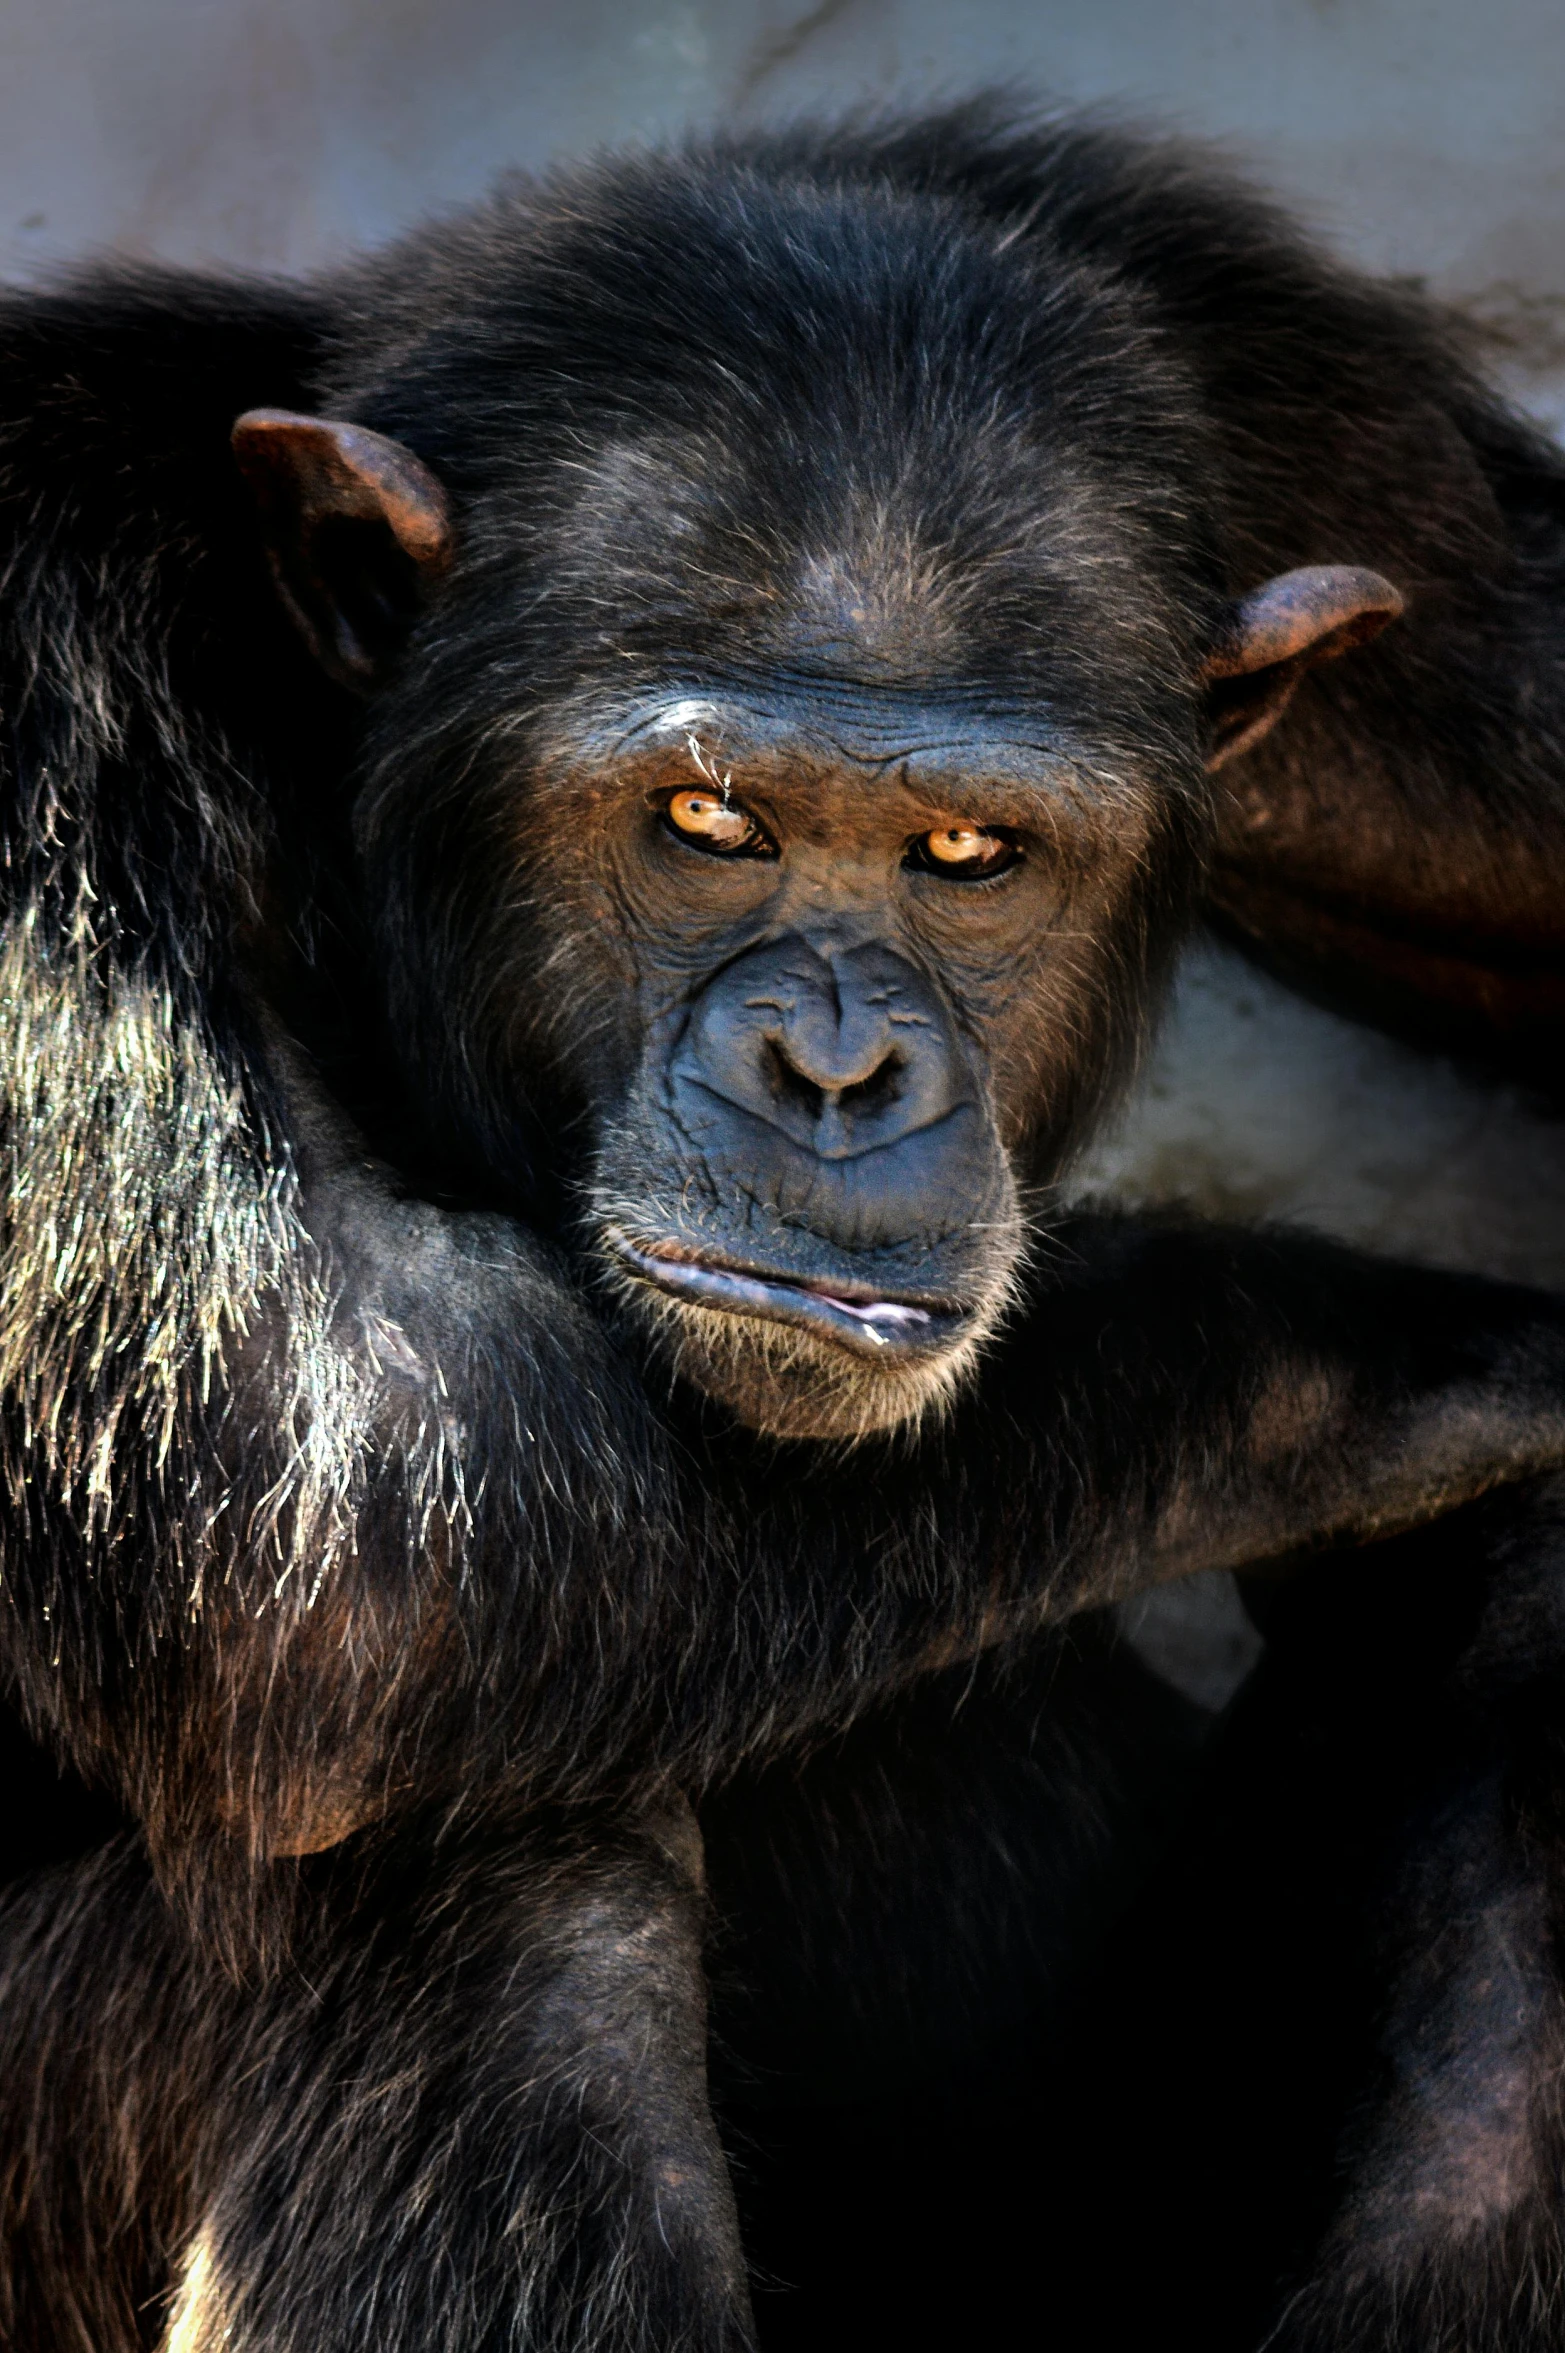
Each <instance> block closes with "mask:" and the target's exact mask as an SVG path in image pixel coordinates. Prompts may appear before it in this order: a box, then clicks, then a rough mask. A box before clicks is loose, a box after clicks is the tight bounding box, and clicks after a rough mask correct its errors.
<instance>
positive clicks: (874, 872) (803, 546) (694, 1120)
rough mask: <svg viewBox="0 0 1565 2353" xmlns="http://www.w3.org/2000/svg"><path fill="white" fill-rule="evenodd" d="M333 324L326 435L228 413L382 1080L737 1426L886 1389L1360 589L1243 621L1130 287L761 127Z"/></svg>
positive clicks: (1366, 597) (483, 247)
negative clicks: (382, 1014)
mask: <svg viewBox="0 0 1565 2353" xmlns="http://www.w3.org/2000/svg"><path fill="white" fill-rule="evenodd" d="M358 308H359V311H360V314H361V315H362V317H363V318H364V319H365V320H367V321H368V322H369V324H368V325H367V326H366V327H365V328H364V330H363V340H362V343H361V344H360V345H359V346H358V347H356V348H355V349H354V350H353V351H352V352H351V353H350V354H349V356H348V358H347V359H346V360H345V362H344V366H343V371H342V375H341V380H340V381H339V383H338V384H337V386H336V387H335V390H334V393H333V395H332V396H331V397H329V398H328V399H327V400H326V401H325V402H324V403H323V405H324V406H325V407H326V408H327V409H329V410H330V412H331V413H330V415H329V416H323V417H314V418H306V417H300V416H295V415H292V414H283V413H278V412H272V411H255V412H251V413H250V414H248V415H246V416H245V417H242V418H241V419H240V421H239V424H238V426H237V428H236V432H235V442H236V448H237V451H238V455H239V459H240V463H241V465H242V467H243V469H244V471H245V473H246V475H247V476H248V478H249V480H250V481H251V483H252V485H253V487H254V489H255V492H256V494H257V498H258V501H259V505H260V510H261V515H262V519H263V526H264V530H265V534H266V538H267V542H268V546H269V549H270V553H271V558H272V562H273V566H274V569H275V573H276V577H277V580H278V582H279V585H280V588H281V592H282V595H283V597H284V599H285V601H286V603H287V604H288V606H289V608H290V609H291V611H292V613H293V615H294V617H295V619H296V620H297V621H298V623H299V625H300V627H301V628H302V629H303V631H304V632H305V635H306V637H307V638H308V640H309V642H310V644H311V645H312V646H313V647H314V649H315V651H316V653H317V655H318V656H319V658H320V660H321V661H322V662H323V663H324V664H325V666H326V667H327V669H328V670H329V671H330V672H331V673H332V674H333V675H334V676H335V677H336V678H337V679H338V680H339V681H340V682H341V683H342V685H343V686H344V687H346V688H349V689H351V690H353V691H354V692H356V693H359V694H362V695H363V696H364V697H365V698H366V722H365V768H364V776H363V781H362V786H361V789H360V795H359V800H358V804H357V831H358V841H359V846H360V851H361V856H362V875H363V885H364V890H365V893H366V898H367V902H368V905H369V908H370V910H371V912H372V916H373V920H374V923H375V936H376V939H377V942H378V953H379V956H380V958H381V965H382V977H383V982H384V988H385V994H386V999H387V1003H388V1007H389V1012H390V1017H391V1023H392V1028H393V1033H394V1035H395V1037H396V1038H397V1040H398V1043H399V1047H400V1050H401V1051H402V1053H403V1054H404V1056H405V1058H406V1062H407V1067H408V1070H409V1072H410V1074H411V1077H412V1080H413V1084H414V1086H415V1088H416V1089H417V1091H418V1093H419V1095H420V1097H421V1099H422V1101H423V1102H424V1104H425V1105H426V1106H427V1107H428V1108H429V1109H430V1111H431V1113H432V1115H433V1116H434V1117H435V1118H436V1119H437V1120H438V1121H439V1122H441V1123H443V1126H444V1129H445V1132H446V1134H447V1135H448V1136H449V1138H450V1141H451V1146H452V1151H453V1156H454V1157H455V1156H461V1157H462V1158H464V1159H465V1160H466V1161H467V1162H468V1164H469V1165H474V1164H476V1165H478V1166H479V1167H481V1168H482V1169H483V1170H484V1172H485V1176H486V1181H487V1182H488V1183H489V1184H490V1185H491V1186H492V1187H498V1188H500V1189H501V1191H502V1192H503V1193H504V1195H505V1196H506V1197H508V1198H509V1199H510V1200H511V1201H512V1202H513V1203H514V1204H515V1205H517V1206H519V1207H523V1208H525V1207H526V1206H527V1204H528V1201H529V1198H530V1197H532V1198H535V1197H536V1193H537V1187H538V1183H539V1176H540V1171H543V1172H546V1173H547V1174H548V1175H549V1176H551V1177H552V1178H553V1179H554V1180H556V1181H563V1182H564V1183H565V1184H566V1185H567V1187H568V1188H569V1192H570V1197H571V1198H572V1199H573V1200H574V1201H575V1202H576V1204H577V1205H578V1207H579V1209H580V1210H581V1213H582V1214H583V1215H584V1217H585V1219H586V1221H587V1228H588V1232H589V1236H590V1247H591V1249H592V1250H593V1252H595V1253H596V1255H597V1257H598V1260H599V1262H600V1263H601V1264H602V1265H604V1266H606V1267H607V1268H608V1269H610V1270H611V1271H612V1274H613V1277H614V1280H615V1282H616V1283H617V1285H618V1286H619V1288H620V1291H621V1294H622V1296H623V1298H624V1299H625V1301H626V1302H627V1303H628V1304H629V1307H630V1309H631V1311H632V1313H633V1314H634V1315H635V1316H637V1317H638V1318H640V1319H641V1321H642V1322H643V1324H644V1327H645V1328H646V1329H647V1331H648V1332H649V1333H650V1334H651V1335H652V1336H653V1337H654V1339H655V1341H656V1342H657V1343H658V1344H659V1345H660V1346H661V1347H662V1348H664V1349H665V1350H666V1352H667V1354H668V1356H669V1357H670V1358H671V1359H672V1361H673V1362H674V1364H675V1365H676V1366H677V1368H678V1370H679V1372H680V1373H681V1374H683V1375H684V1376H686V1377H688V1378H689V1379H690V1380H691V1381H693V1382H695V1383H696V1384H698V1385H699V1386H700V1387H701V1388H703V1389H704V1390H706V1391H707V1392H708V1393H709V1394H711V1395H713V1396H715V1397H716V1398H718V1399H720V1400H722V1401H723V1402H725V1403H726V1404H727V1405H728V1406H729V1407H730V1408H731V1409H732V1410H733V1411H734V1412H735V1413H736V1414H737V1415H739V1416H740V1417H741V1418H742V1419H743V1420H745V1421H746V1422H748V1423H750V1424H751V1425H752V1426H754V1427H756V1428H758V1429H762V1430H767V1431H770V1432H773V1433H776V1434H781V1435H792V1436H811V1437H844V1436H852V1435H856V1434H859V1433H862V1432H866V1431H870V1430H875V1429H884V1428H888V1427H891V1426H894V1425H896V1424H898V1423H900V1422H903V1421H905V1420H907V1419H909V1418H910V1417H914V1416H916V1415H918V1414H919V1413H920V1412H922V1411H924V1410H925V1409H927V1408H928V1407H929V1406H930V1405H931V1403H932V1402H934V1401H938V1400H939V1399H940V1398H942V1397H943V1396H945V1395H946V1394H948V1393H949V1392H950V1390H951V1388H952V1385H953V1383H954V1382H956V1381H957V1379H958V1378H959V1377H960V1375H961V1374H962V1372H963V1370H964V1368H965V1367H966V1366H968V1365H969V1364H970V1363H971V1362H972V1360H973V1358H974V1356H975V1354H976V1352H977V1351H978V1350H979V1349H980V1348H981V1346H982V1344H983V1342H984V1340H985V1338H986V1336H987V1335H988V1334H989V1333H990V1332H992V1331H993V1329H994V1327H995V1325H996V1323H997V1321H998V1320H999V1318H1000V1317H1001V1315H1002V1314H1003V1312H1004V1309H1005V1306H1006V1302H1007V1299H1008V1297H1009V1296H1010V1295H1011V1293H1012V1291H1013V1289H1014V1287H1015V1285H1016V1282H1017V1278H1018V1270H1019V1268H1020V1267H1021V1266H1022V1264H1023V1261H1024V1257H1025V1253H1026V1248H1027V1235H1028V1229H1029V1221H1030V1218H1031V1216H1032V1215H1033V1214H1034V1211H1035V1208H1036V1204H1037V1202H1038V1201H1039V1199H1040V1197H1041V1194H1042V1190H1043V1189H1044V1188H1046V1187H1047V1186H1048V1184H1049V1183H1050V1181H1051V1180H1052V1179H1053V1178H1054V1177H1056V1176H1057V1175H1058V1173H1059V1171H1060V1170H1061V1168H1062V1166H1063V1164H1064V1162H1065V1161H1066V1159H1067V1158H1068V1156H1069V1154H1070V1152H1071V1151H1072V1149H1073V1147H1074V1146H1075V1145H1076V1144H1077V1143H1078V1142H1079V1141H1080V1139H1081V1138H1082V1136H1083V1134H1084V1133H1085V1132H1086V1130H1087V1129H1088V1127H1089V1126H1090V1124H1091V1122H1092V1120H1093V1119H1094V1117H1095V1116H1096V1115H1097V1114H1098V1112H1099V1111H1100V1109H1101V1107H1102V1106H1103V1104H1104V1102H1105V1099H1106V1097H1107V1095H1108V1093H1109V1092H1110V1090H1111V1089H1112V1088H1113V1086H1114V1085H1115V1083H1116V1082H1117V1080H1118V1079H1119V1077H1120V1076H1121V1074H1122V1073H1123V1072H1124V1070H1125V1069H1126V1067H1127V1065H1128V1063H1129V1062H1130V1061H1131V1059H1132V1058H1133V1056H1134V1053H1135V1050H1136V1047H1137V1045H1138V1042H1139V1040H1140V1037H1141V1035H1142V1031H1143V1026H1144V1023H1145V1020H1146V1017H1147V1012H1148V1008H1149V1006H1150V1004H1151V1002H1152V1000H1153V997H1154V995H1155V992H1156V988H1157V983H1158V981H1159V978H1160V976H1161V974H1162V972H1163V970H1164V968H1165V967H1166V964H1167V962H1168V960H1169V957H1170V954H1171V952H1172V949H1173V948H1174V946H1175V945H1176V944H1177V942H1178V939H1179V937H1180V934H1181V931H1182V929H1183V927H1184V924H1185V922H1186V919H1187V917H1188V914H1189V912H1190V909H1191V905H1192V901H1193V895H1194V893H1195V891H1196V889H1197V886H1198V882H1199V878H1200V873H1201V865H1202V858H1203V854H1204V849H1205V844H1206V839H1207V833H1208V827H1209V823H1210V808H1209V796H1208V786H1207V774H1208V770H1209V768H1210V767H1211V766H1212V765H1213V764H1215V762H1216V761H1218V760H1219V759H1221V758H1223V757H1225V756H1226V755H1227V754H1228V753H1229V752H1231V751H1232V750H1235V749H1237V748H1239V747H1240V746H1241V745H1242V744H1243V743H1244V742H1247V741H1248V740H1250V739H1251V738H1252V737H1253V736H1254V735H1256V734H1258V733H1259V732H1260V731H1261V730H1262V729H1264V727H1266V726H1267V725H1268V724H1270V721H1271V720H1272V719H1273V718H1274V717H1275V716H1276V714H1277V712H1278V711H1279V710H1280V709H1281V707H1282V705H1283V703H1284V702H1285V701H1286V699H1287V697H1288V695H1289V693H1290V692H1291V690H1292V687H1293V685H1294V683H1295V682H1296V681H1297V679H1298V677H1299V676H1300V674H1301V673H1302V671H1303V669H1304V667H1305V666H1306V665H1307V664H1308V663H1309V662H1310V661H1312V660H1315V659H1318V658H1320V657H1321V656H1322V655H1325V654H1331V653H1336V652H1340V651H1342V650H1344V649H1345V648H1346V646H1347V645H1348V644H1350V643H1352V642H1354V641H1355V640H1356V639H1357V638H1359V637H1362V636H1365V635H1368V634H1371V633H1372V632H1373V630H1374V629H1376V628H1378V627H1379V626H1381V625H1382V624H1383V622H1384V621H1385V620H1386V619H1388V618H1389V617H1390V616H1391V615H1392V613H1394V612H1395V611H1396V610H1397V608H1398V603H1399V600H1398V598H1397V596H1396V593H1395V591H1394V590H1392V589H1391V588H1390V587H1388V585H1387V583H1386V582H1385V581H1383V580H1381V579H1380V578H1379V577H1378V576H1376V575H1375V574H1373V573H1366V572H1363V571H1359V570H1345V569H1341V568H1337V567H1314V568H1312V569H1311V570H1309V571H1307V572H1304V573H1297V574H1292V575H1288V576H1286V577H1284V578H1283V579H1281V580H1276V581H1272V582H1271V583H1269V584H1247V585H1250V586H1251V590H1252V592H1251V593H1249V594H1247V595H1244V596H1242V597H1241V598H1240V599H1239V601H1237V602H1235V601H1233V600H1232V599H1231V598H1230V597H1229V596H1228V595H1226V594H1225V583H1224V582H1223V580H1222V578H1221V566H1220V561H1219V557H1218V555H1217V552H1216V549H1215V544H1214V533H1213V530H1212V527H1211V525H1210V522H1209V520H1208V508H1209V503H1210V501H1209V487H1208V469H1209V466H1210V462H1211V453H1210V452H1209V450H1208V449H1207V447H1206V441H1205V432H1206V428H1205V425H1204V421H1203V417H1202V411H1201V403H1200V397H1199V392H1198V389H1197V388H1196V387H1195V386H1193V385H1192V384H1191V383H1190V382H1188V381H1187V380H1186V378H1185V375H1184V374H1183V372H1182V369H1181V367H1180V365H1179V363H1178V361H1177V360H1176V358H1175V357H1174V356H1172V355H1171V353H1170V351H1169V349H1168V348H1167V346H1166V344H1165V340H1164V338H1163V337H1162V336H1161V335H1160V333H1159V332H1158V331H1157V329H1156V327H1155V326H1154V324H1153V323H1152V322H1151V321H1149V319H1148V318H1147V317H1146V316H1144V315H1143V313H1142V310H1141V308H1140V307H1139V304H1138V302H1137V300H1136V299H1134V298H1133V297H1132V295H1131V294H1130V293H1129V292H1128V291H1127V290H1126V289H1125V287H1124V286H1122V285H1121V284H1119V283H1118V282H1117V281H1116V280H1115V279H1114V278H1113V276H1112V275H1110V274H1107V273H1105V272H1102V271H1100V270H1097V269H1092V268H1088V267H1085V266H1083V265H1082V264H1081V263H1079V262H1066V261H1065V260H1063V259H1062V258H1061V255H1060V253H1059V252H1058V250H1057V249H1056V248H1055V247H1054V246H1053V245H1052V244H1051V242H1050V238H1049V234H1048V229H1047V225H1046V224H1044V223H1041V222H1038V221H1034V222H1033V223H1032V224H1031V225H1030V226H1028V228H1027V230H1026V233H1025V234H1021V233H1019V232H1017V231H1016V230H1003V229H1001V228H997V227H996V226H995V225H994V223H993V222H990V221H986V220H984V219H982V218H980V217H979V216H978V215H977V214H976V213H969V212H968V211H967V210H966V209H964V208H963V206H962V205H961V204H960V203H958V202H956V201H954V200H951V199H948V198H943V197H940V196H938V195H933V194H929V193H923V194H918V193H909V192H907V191H906V190H899V189H897V188H895V187H893V186H891V185H888V184H876V183H874V181H873V180H872V179H865V180H862V181H860V182H859V183H857V184H852V183H849V182H847V181H834V180H833V179H832V178H831V177H830V175H829V174H827V173H825V172H822V171H815V172H811V171H809V170H806V169H804V168H802V167H799V166H797V165H795V164H790V163H788V161H787V159H786V156H785V154H784V153H783V152H782V151H779V152H778V154H777V155H776V156H774V157H773V159H772V162H771V164H770V165H769V166H768V165H766V164H765V162H764V158H762V159H761V160H757V159H756V158H754V157H752V158H750V159H748V160H747V159H746V158H744V157H743V156H742V155H739V154H736V153H726V154H725V153H723V152H720V151H707V152H705V153H691V154H689V155H686V156H684V157H682V158H679V159H675V160H669V159H667V158H664V159H647V160H642V161H639V162H631V163H628V164H621V165H618V166H615V167H612V168H608V169H600V170H598V171H597V172H595V173H594V174H592V175H590V176H586V177H583V178H579V179H577V180H575V181H573V182H571V183H568V184H562V185H560V186H559V187H557V188H555V189H554V190H553V191H552V192H545V193H542V194H539V193H530V194H521V195H516V196H512V197H508V198H505V199H503V200H501V201H500V202H498V203H497V204H495V205H494V206H493V207H492V208H490V209H489V210H487V211H486V212H484V213H483V214H482V215H480V216H478V217H476V218H475V219H472V220H470V221H468V222H467V223H465V224H458V225H457V226H455V227H451V228H447V229H445V230H443V231H442V232H440V233H439V235H438V237H436V238H434V239H431V240H428V241H425V242H423V243H418V242H415V243H413V244H412V245H410V246H408V247H405V248H402V249H400V250H399V251H397V252H395V253H393V254H392V255H391V256H390V257H388V258H385V259H383V260H382V261H381V262H380V263H379V264H377V265H376V267H375V269H374V271H373V272H372V273H371V275H370V276H369V277H368V278H367V279H366V280H365V281H364V282H363V284H362V285H361V287H360V289H359V293H358Z"/></svg>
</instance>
